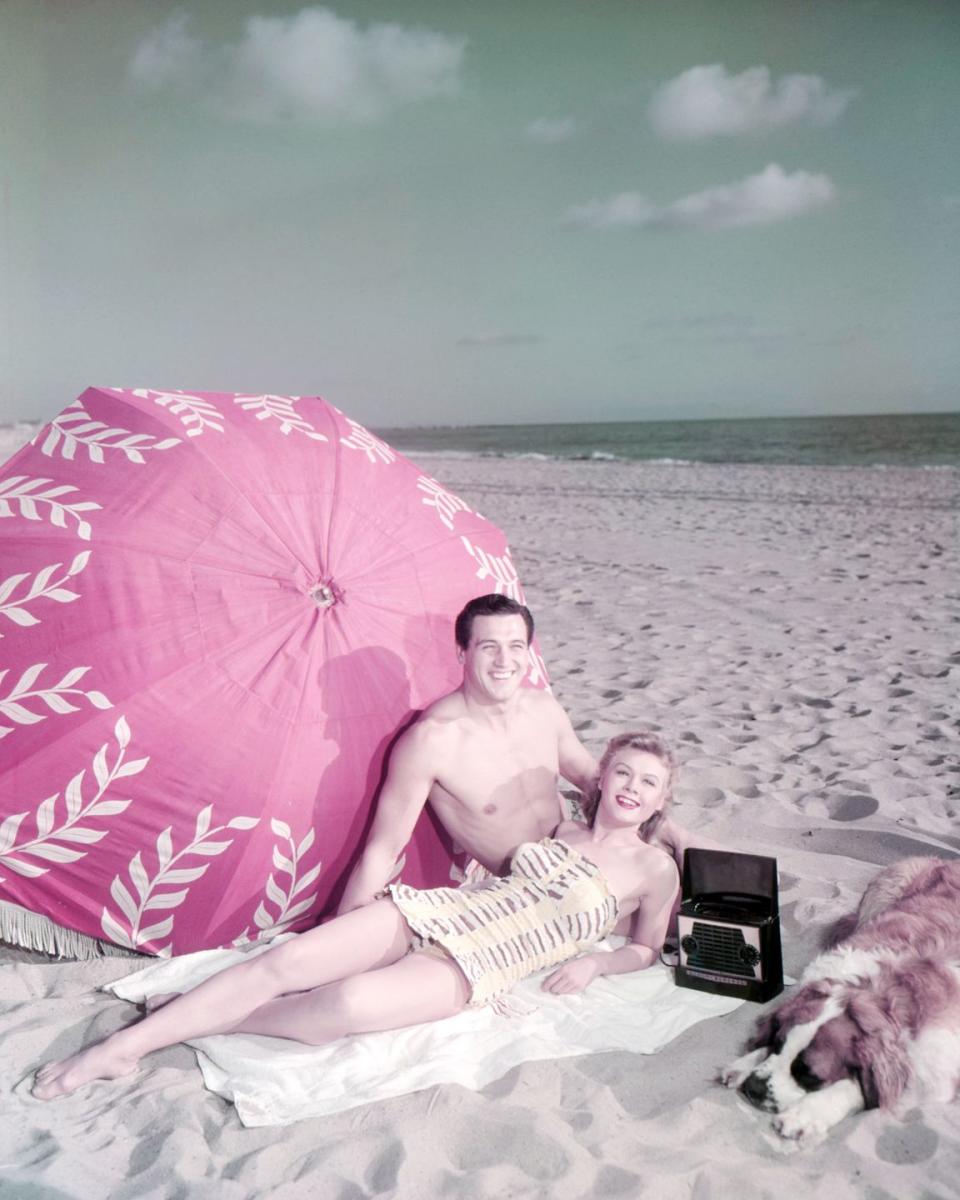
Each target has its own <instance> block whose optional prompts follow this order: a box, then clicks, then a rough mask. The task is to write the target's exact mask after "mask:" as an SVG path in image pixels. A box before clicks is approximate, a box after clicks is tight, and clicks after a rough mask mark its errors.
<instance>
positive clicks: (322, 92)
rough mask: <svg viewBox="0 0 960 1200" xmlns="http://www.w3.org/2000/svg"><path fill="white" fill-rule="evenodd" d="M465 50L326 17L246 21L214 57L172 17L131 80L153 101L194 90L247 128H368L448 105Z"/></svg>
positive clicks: (437, 39)
mask: <svg viewBox="0 0 960 1200" xmlns="http://www.w3.org/2000/svg"><path fill="white" fill-rule="evenodd" d="M465 47H466V40H465V39H464V38H461V37H451V36H448V35H447V34H443V33H437V32H435V31H433V30H430V29H422V28H414V27H407V26H402V25H397V24H374V25H369V26H367V28H365V29H361V28H360V27H359V26H358V25H357V24H356V23H355V22H354V21H350V20H347V19H345V18H343V17H338V16H337V15H336V13H333V12H331V11H330V10H329V9H326V8H304V9H302V10H301V11H300V12H298V13H295V14H293V15H292V16H289V17H259V16H253V17H249V18H248V19H247V21H246V25H245V27H244V32H243V36H242V37H241V39H240V41H239V42H236V43H234V44H230V45H226V46H224V47H222V48H219V49H217V48H214V47H211V46H208V45H204V44H203V43H201V42H200V41H199V39H197V38H195V37H193V36H192V35H191V34H190V33H189V32H188V30H187V21H186V18H185V17H177V18H175V19H174V20H173V21H171V22H170V23H169V24H168V25H166V26H164V27H163V28H161V29H159V30H156V31H154V32H153V33H152V34H150V35H148V36H147V38H145V39H144V41H143V42H142V43H141V44H140V46H139V47H138V48H137V51H136V53H135V55H134V57H133V60H132V61H131V64H130V68H129V74H130V77H131V79H132V80H133V81H134V82H135V83H136V84H138V85H139V86H141V87H144V88H147V89H150V90H154V91H159V90H162V89H165V88H168V87H173V86H180V87H182V86H186V85H189V86H192V87H193V88H195V89H196V90H198V91H199V92H200V93H201V94H202V95H203V96H204V97H205V99H206V100H207V101H208V102H209V103H210V104H211V105H213V106H214V107H215V108H217V109H218V110H220V111H221V112H225V113H227V114H228V115H230V116H233V117H237V118H240V119H245V120H254V121H273V120H280V119H284V118H294V119H297V120H303V121H322V122H369V121H376V120H378V119H380V118H381V117H384V116H386V115H387V114H388V113H390V112H391V111H393V110H394V109H396V108H399V107H400V106H401V105H404V104H409V103H412V102H414V101H418V100H429V99H433V98H435V97H442V96H451V95H454V94H455V93H456V92H457V91H458V90H459V87H460V69H461V65H462V60H463V53H464V49H465Z"/></svg>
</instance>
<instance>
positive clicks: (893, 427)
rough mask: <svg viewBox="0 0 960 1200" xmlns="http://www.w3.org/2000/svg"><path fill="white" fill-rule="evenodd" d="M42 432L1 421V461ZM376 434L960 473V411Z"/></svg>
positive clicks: (554, 449)
mask: <svg viewBox="0 0 960 1200" xmlns="http://www.w3.org/2000/svg"><path fill="white" fill-rule="evenodd" d="M38 428H39V426H38V425H36V424H29V423H26V422H19V423H17V424H14V425H0V463H3V462H4V461H6V459H7V458H9V457H10V455H11V454H13V452H14V451H15V450H16V449H17V448H18V447H19V446H21V445H23V443H24V442H26V441H28V440H29V439H30V438H31V437H32V436H33V435H34V433H36V431H37V429H38ZM376 432H377V433H378V434H379V436H381V437H382V438H384V440H385V441H387V442H389V443H390V445H391V446H395V447H396V448H397V449H398V450H400V451H402V452H403V453H404V454H409V455H410V456H411V457H412V458H414V459H417V458H429V457H431V456H433V455H444V456H451V455H452V456H454V457H467V458H477V457H494V458H531V459H547V460H549V459H581V460H590V461H594V462H597V463H602V462H609V461H648V462H650V461H652V462H675V463H695V462H706V463H769V464H796V465H814V466H875V467H883V466H890V467H895V466H898V467H960V412H957V413H921V414H910V415H904V414H898V415H894V416H868V417H776V418H758V419H753V420H729V421H617V422H602V423H601V422H597V423H586V422H584V423H579V424H568V425H458V426H454V425H449V426H448V425H443V426H430V427H424V428H416V429H384V428H378V429H377V430H376Z"/></svg>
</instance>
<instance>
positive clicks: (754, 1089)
mask: <svg viewBox="0 0 960 1200" xmlns="http://www.w3.org/2000/svg"><path fill="white" fill-rule="evenodd" d="M844 924H845V925H846V929H847V930H848V932H847V934H846V936H845V937H843V939H842V940H841V941H839V942H838V943H837V944H836V945H834V946H833V947H832V949H830V950H827V951H826V952H825V953H823V954H821V955H819V956H818V957H817V958H815V959H814V960H813V962H812V963H811V964H810V966H809V967H807V969H806V971H804V973H803V978H802V979H801V986H800V988H799V989H798V991H797V992H796V994H795V995H793V996H791V997H790V999H789V1000H787V1001H786V1002H785V1003H784V1004H781V1005H780V1006H779V1007H778V1008H777V1009H775V1010H774V1011H773V1012H770V1013H767V1014H765V1015H764V1016H763V1017H762V1018H761V1020H760V1022H759V1026H758V1029H757V1032H756V1034H755V1036H754V1038H753V1040H752V1042H751V1046H752V1047H753V1049H752V1050H751V1052H750V1053H749V1054H745V1055H744V1056H743V1057H742V1058H740V1059H738V1060H737V1061H736V1062H735V1063H733V1064H732V1065H731V1066H730V1067H728V1068H727V1070H726V1071H725V1072H723V1073H722V1075H721V1077H720V1078H721V1082H723V1083H725V1084H726V1085H727V1087H732V1088H739V1090H740V1093H741V1094H742V1095H743V1096H744V1097H745V1098H746V1099H747V1100H749V1101H750V1103H751V1104H753V1105H754V1106H755V1107H757V1108H760V1109H763V1110H765V1111H767V1112H772V1113H776V1114H778V1115H777V1116H776V1117H775V1118H774V1128H775V1129H776V1131H777V1132H778V1133H779V1134H781V1135H782V1136H783V1137H785V1138H790V1139H792V1140H794V1141H796V1142H798V1143H800V1144H804V1143H811V1142H815V1141H817V1140H818V1139H819V1138H821V1137H822V1136H823V1135H824V1134H825V1133H826V1132H827V1130H829V1129H830V1128H831V1127H832V1126H833V1125H836V1124H837V1122H838V1121H842V1120H843V1118H844V1117H846V1116H848V1115H849V1114H850V1113H854V1112H859V1111H860V1110H861V1109H865V1108H885V1109H897V1108H901V1107H905V1106H907V1105H911V1104H915V1103H917V1102H919V1101H922V1100H934V1101H948V1100H952V1099H953V1097H954V1096H955V1095H956V1093H957V1091H958V1090H960V860H954V861H946V860H944V859H940V858H907V859H904V860H903V861H902V862H899V863H895V864H894V865H893V866H890V867H887V868H885V869H884V870H883V871H881V872H880V874H879V875H878V876H877V877H876V878H875V879H874V880H873V881H872V883H871V884H870V885H869V886H868V888H867V890H866V891H865V892H864V894H863V899H862V900H861V901H860V907H859V908H858V910H857V912H856V914H855V915H854V916H852V917H850V918H847V919H846V921H845V922H844Z"/></svg>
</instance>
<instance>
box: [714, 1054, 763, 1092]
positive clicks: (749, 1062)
mask: <svg viewBox="0 0 960 1200" xmlns="http://www.w3.org/2000/svg"><path fill="white" fill-rule="evenodd" d="M765 1058H766V1051H765V1050H751V1051H750V1053H749V1054H744V1055H743V1057H742V1058H737V1059H734V1061H733V1062H732V1063H730V1065H729V1066H728V1067H723V1068H722V1069H721V1070H720V1071H719V1072H718V1073H717V1082H718V1083H722V1084H723V1086H724V1087H728V1088H738V1087H739V1086H740V1085H741V1084H742V1083H743V1081H744V1080H745V1079H746V1078H747V1076H748V1075H751V1074H752V1073H753V1072H754V1071H755V1070H756V1069H757V1067H758V1066H759V1065H760V1064H761V1063H762V1062H763V1060H764V1059H765Z"/></svg>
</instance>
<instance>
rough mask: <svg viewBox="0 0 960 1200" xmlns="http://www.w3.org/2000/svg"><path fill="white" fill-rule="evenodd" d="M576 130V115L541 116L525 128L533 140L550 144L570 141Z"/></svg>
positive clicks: (525, 131)
mask: <svg viewBox="0 0 960 1200" xmlns="http://www.w3.org/2000/svg"><path fill="white" fill-rule="evenodd" d="M576 132H577V119H576V117H539V118H538V119H537V120H536V121H531V122H530V124H529V125H528V126H527V127H526V129H525V130H524V133H525V134H526V135H527V137H528V138H530V140H531V141H533V142H544V143H546V144H548V145H550V144H554V143H556V142H568V141H569V140H570V139H571V138H572V137H573V136H574V134H575V133H576Z"/></svg>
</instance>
